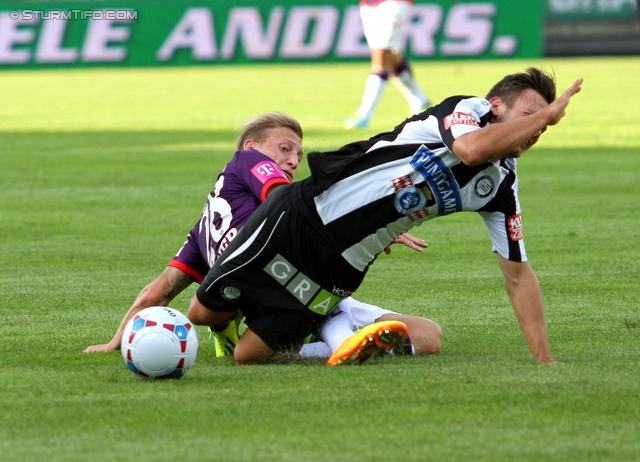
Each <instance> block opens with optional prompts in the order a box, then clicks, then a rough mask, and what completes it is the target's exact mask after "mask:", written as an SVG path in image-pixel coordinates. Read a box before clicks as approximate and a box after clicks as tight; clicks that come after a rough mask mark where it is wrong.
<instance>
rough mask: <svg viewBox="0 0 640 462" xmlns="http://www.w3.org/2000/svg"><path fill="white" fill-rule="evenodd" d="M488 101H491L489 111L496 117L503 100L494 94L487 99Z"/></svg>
mask: <svg viewBox="0 0 640 462" xmlns="http://www.w3.org/2000/svg"><path fill="white" fill-rule="evenodd" d="M489 103H491V113H492V114H493V115H494V117H497V116H498V109H499V108H500V106H502V105H503V104H504V101H502V98H500V97H499V96H494V97H493V98H491V99H490V100H489Z"/></svg>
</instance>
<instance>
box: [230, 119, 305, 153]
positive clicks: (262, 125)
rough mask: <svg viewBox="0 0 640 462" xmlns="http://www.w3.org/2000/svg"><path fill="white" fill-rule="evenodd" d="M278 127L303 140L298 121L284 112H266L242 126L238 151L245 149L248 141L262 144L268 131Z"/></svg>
mask: <svg viewBox="0 0 640 462" xmlns="http://www.w3.org/2000/svg"><path fill="white" fill-rule="evenodd" d="M278 127H284V128H288V129H290V130H291V131H292V132H294V133H295V134H296V135H298V136H299V137H300V139H302V127H301V126H300V123H299V122H298V121H297V120H296V119H294V118H293V117H290V116H288V115H287V114H284V113H283V112H277V111H273V112H266V113H264V114H260V115H259V116H257V117H254V118H253V119H251V120H247V121H246V122H245V123H243V124H242V126H241V127H240V130H241V132H240V135H239V136H238V142H237V148H238V151H242V150H243V149H244V148H243V146H244V143H245V141H247V140H248V139H252V140H254V141H256V142H258V143H262V142H263V141H264V140H265V138H266V137H267V134H268V133H267V130H269V129H271V128H278Z"/></svg>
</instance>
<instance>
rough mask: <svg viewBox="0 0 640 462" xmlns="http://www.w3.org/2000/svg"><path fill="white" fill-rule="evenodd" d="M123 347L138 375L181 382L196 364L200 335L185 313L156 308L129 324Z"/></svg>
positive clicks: (135, 318)
mask: <svg viewBox="0 0 640 462" xmlns="http://www.w3.org/2000/svg"><path fill="white" fill-rule="evenodd" d="M121 348H122V357H123V358H124V362H125V364H126V365H127V366H128V367H129V369H131V371H132V372H133V373H134V374H137V375H139V376H140V377H144V378H147V379H177V378H180V377H182V376H183V375H184V374H186V373H187V371H188V370H189V368H191V366H193V363H194V362H195V361H196V354H197V353H198V335H197V333H196V329H195V326H194V325H193V324H192V323H191V321H189V319H188V318H187V317H186V316H185V315H184V314H182V313H180V312H179V311H177V310H174V309H173V308H167V307H165V306H153V307H151V308H145V309H144V310H142V311H140V312H139V313H138V314H136V315H135V316H134V317H133V319H131V320H130V321H129V323H128V324H127V326H126V328H125V330H124V334H123V335H122V343H121Z"/></svg>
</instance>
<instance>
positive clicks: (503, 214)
mask: <svg viewBox="0 0 640 462" xmlns="http://www.w3.org/2000/svg"><path fill="white" fill-rule="evenodd" d="M490 119H491V105H490V103H489V101H487V100H486V99H484V98H478V97H472V96H455V97H451V98H448V99H446V100H445V101H443V102H442V103H441V104H438V105H436V106H434V107H432V108H430V109H428V110H426V111H424V112H421V113H419V114H416V115H414V116H413V117H411V118H409V119H407V120H405V121H404V122H403V123H401V124H400V125H398V126H397V127H395V128H394V129H393V130H392V131H390V132H387V133H382V134H380V135H377V136H374V137H373V138H371V139H369V140H367V141H360V142H355V143H351V144H348V145H346V146H343V147H342V148H340V149H339V150H337V151H333V152H325V153H320V152H313V153H310V154H309V157H308V158H309V166H310V168H311V174H312V176H311V178H310V180H311V181H313V188H314V192H313V195H314V197H313V201H314V203H315V207H316V210H317V212H318V215H319V216H320V219H321V220H322V222H323V224H324V225H325V228H326V229H327V231H328V232H329V234H330V235H331V236H332V237H333V238H334V240H335V241H336V242H337V244H338V245H339V246H340V248H341V250H343V252H342V255H343V257H344V258H345V259H346V260H347V261H348V262H349V263H350V264H351V265H352V266H353V267H354V268H357V269H358V270H360V271H365V270H366V269H367V268H368V266H369V265H370V264H371V263H372V262H373V260H374V259H375V258H376V256H377V255H378V254H379V253H380V252H382V251H383V250H384V248H385V247H387V246H388V245H389V244H391V243H392V242H393V240H394V239H395V238H396V237H397V236H398V235H399V234H401V233H403V232H406V231H408V230H409V229H410V228H412V227H413V226H418V225H420V224H421V223H422V222H424V221H427V220H430V219H432V218H435V217H439V216H443V215H449V214H451V213H454V212H463V211H464V212H466V211H476V212H479V213H480V215H481V216H482V217H483V219H484V221H485V223H486V225H487V228H488V230H489V234H490V235H491V240H492V242H493V251H495V252H498V253H499V254H500V255H502V256H504V257H505V258H508V259H509V260H512V261H525V260H526V259H527V258H526V254H525V249H524V242H523V240H522V221H521V218H520V204H519V202H518V179H517V176H516V161H515V159H511V158H506V159H502V160H500V161H495V162H486V163H484V164H481V165H478V166H475V167H469V166H467V165H465V164H463V163H462V162H461V161H460V159H458V158H457V157H456V156H455V155H454V154H453V152H451V145H452V143H453V141H454V140H455V139H456V138H457V137H459V136H461V135H463V134H465V133H468V132H471V131H473V130H480V129H482V127H484V126H486V125H488V124H489V121H490Z"/></svg>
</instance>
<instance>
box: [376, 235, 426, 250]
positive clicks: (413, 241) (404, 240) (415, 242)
mask: <svg viewBox="0 0 640 462" xmlns="http://www.w3.org/2000/svg"><path fill="white" fill-rule="evenodd" d="M393 243H394V244H404V245H406V246H407V247H409V248H410V249H413V250H415V251H416V252H422V249H426V248H427V247H429V244H427V243H426V242H425V241H424V240H422V239H419V238H417V237H415V236H412V235H411V234H409V233H402V234H401V235H400V236H398V237H397V238H396V240H395V241H393ZM384 253H386V254H387V255H389V254H390V253H391V247H387V248H386V249H384Z"/></svg>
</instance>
